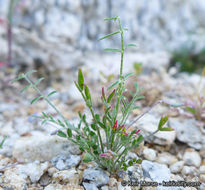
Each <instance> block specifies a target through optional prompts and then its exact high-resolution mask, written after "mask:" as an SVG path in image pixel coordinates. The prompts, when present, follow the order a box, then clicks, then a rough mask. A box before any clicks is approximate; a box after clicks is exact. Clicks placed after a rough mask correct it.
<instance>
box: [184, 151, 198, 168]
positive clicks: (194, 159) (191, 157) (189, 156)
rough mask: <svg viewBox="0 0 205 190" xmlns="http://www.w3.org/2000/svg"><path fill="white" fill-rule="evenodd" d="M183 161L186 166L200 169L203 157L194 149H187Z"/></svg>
mask: <svg viewBox="0 0 205 190" xmlns="http://www.w3.org/2000/svg"><path fill="white" fill-rule="evenodd" d="M183 160H184V162H185V164H186V165H189V166H195V167H199V166H200V164H201V157H200V155H199V153H198V152H197V151H195V150H194V149H191V148H189V149H187V150H186V151H185V153H184V156H183Z"/></svg>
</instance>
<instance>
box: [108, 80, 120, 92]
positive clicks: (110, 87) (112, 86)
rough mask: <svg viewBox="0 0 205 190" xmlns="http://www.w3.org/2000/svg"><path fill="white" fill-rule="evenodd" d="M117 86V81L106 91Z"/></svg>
mask: <svg viewBox="0 0 205 190" xmlns="http://www.w3.org/2000/svg"><path fill="white" fill-rule="evenodd" d="M118 84H119V81H116V82H115V83H113V84H112V85H110V86H109V87H108V90H110V89H112V88H113V87H115V86H116V85H118Z"/></svg>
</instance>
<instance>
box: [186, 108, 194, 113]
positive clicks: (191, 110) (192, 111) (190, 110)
mask: <svg viewBox="0 0 205 190" xmlns="http://www.w3.org/2000/svg"><path fill="white" fill-rule="evenodd" d="M186 110H187V111H189V112H190V113H192V114H195V113H196V109H194V108H192V107H186Z"/></svg>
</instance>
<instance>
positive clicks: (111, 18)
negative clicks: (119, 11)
mask: <svg viewBox="0 0 205 190" xmlns="http://www.w3.org/2000/svg"><path fill="white" fill-rule="evenodd" d="M118 18H119V17H118V16H115V17H110V18H105V19H104V20H105V21H108V20H114V21H116V20H117V19H118Z"/></svg>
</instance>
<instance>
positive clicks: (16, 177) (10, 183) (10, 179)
mask: <svg viewBox="0 0 205 190" xmlns="http://www.w3.org/2000/svg"><path fill="white" fill-rule="evenodd" d="M26 178H27V176H26V175H25V174H22V173H21V172H20V171H19V170H18V168H16V167H15V168H10V169H8V170H6V171H5V172H4V175H3V176H1V177H0V182H1V184H2V185H5V186H6V187H8V188H14V189H16V190H22V189H24V188H27V185H26V184H27V182H28V181H27V179H26Z"/></svg>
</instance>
